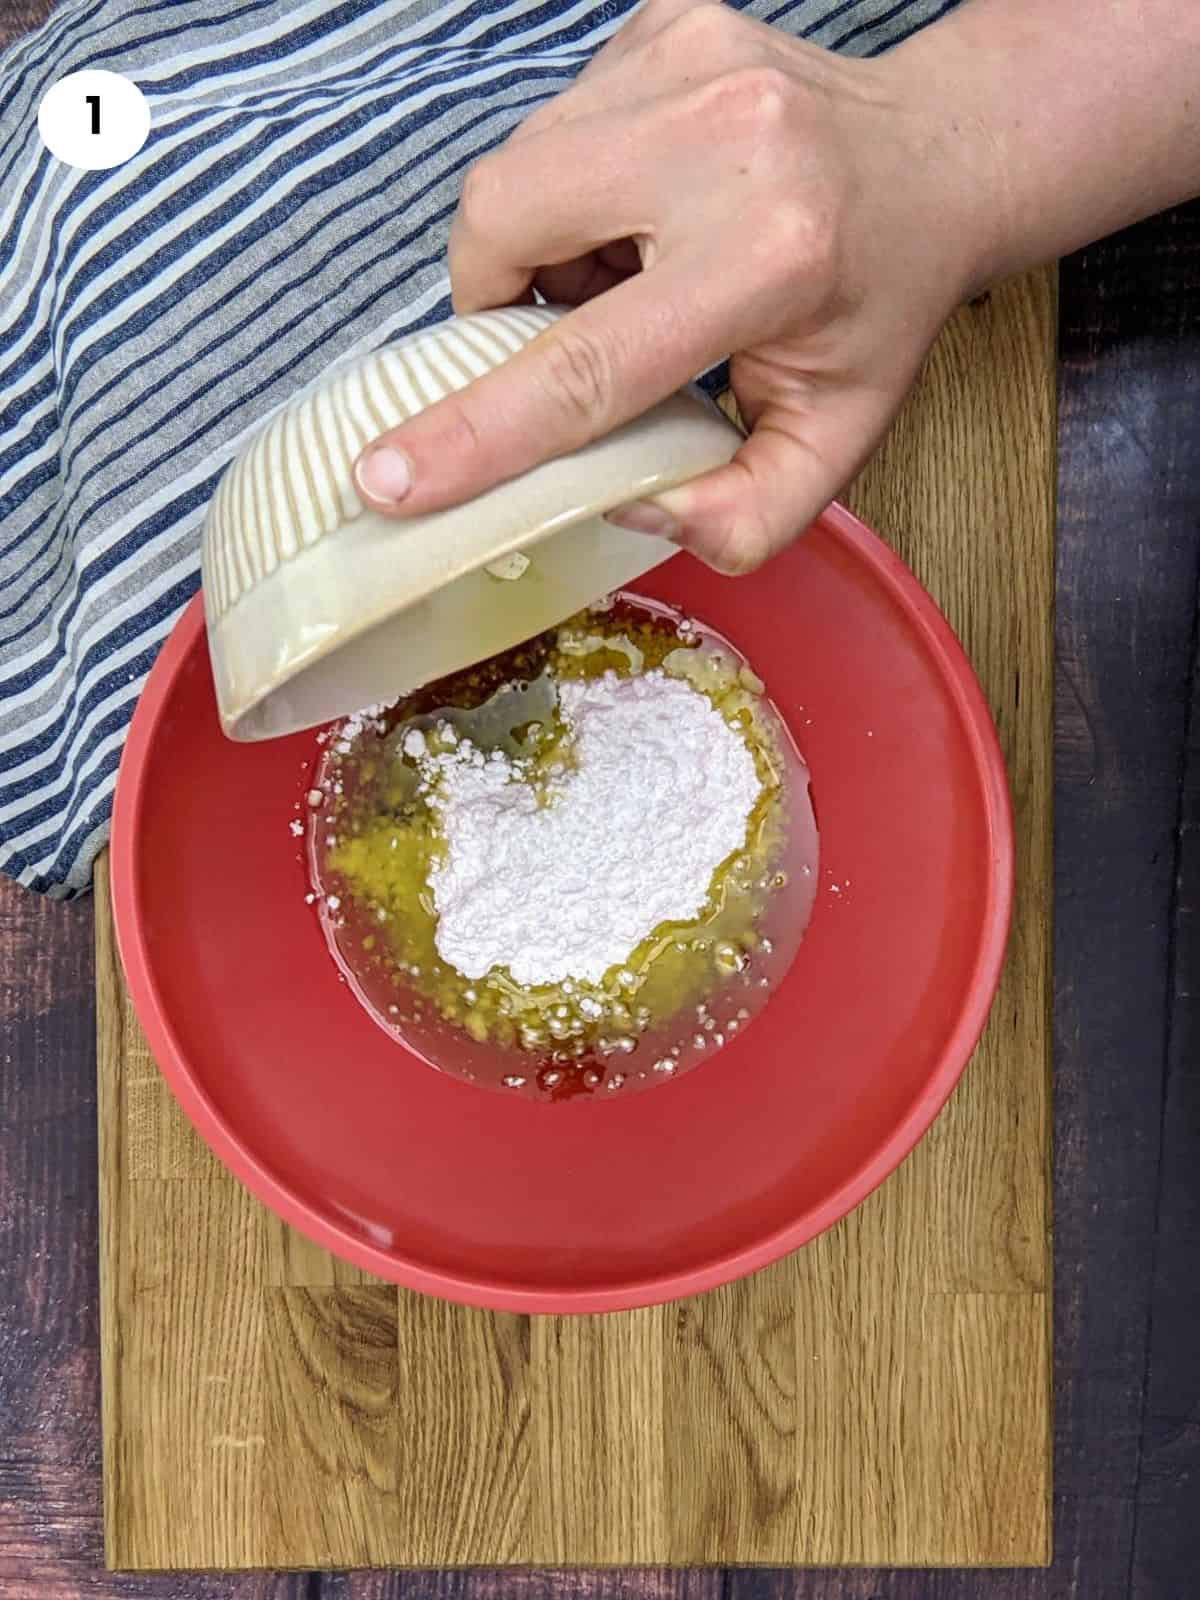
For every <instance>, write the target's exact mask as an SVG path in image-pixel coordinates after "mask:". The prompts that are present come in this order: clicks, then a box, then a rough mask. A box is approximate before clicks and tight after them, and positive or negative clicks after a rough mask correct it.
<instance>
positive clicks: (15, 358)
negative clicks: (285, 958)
mask: <svg viewBox="0 0 1200 1600" xmlns="http://www.w3.org/2000/svg"><path fill="white" fill-rule="evenodd" d="M954 3H956V0H790V3H789V0H783V3H780V0H774V3H770V0H761V3H753V4H748V5H746V6H745V7H744V9H746V10H747V11H749V12H752V13H753V14H754V15H756V16H758V17H760V18H762V19H764V20H766V21H769V22H774V23H777V24H779V25H780V26H781V27H783V28H786V29H788V30H790V31H793V32H795V33H800V34H804V35H806V36H807V37H809V38H810V39H813V40H814V41H816V42H817V43H820V44H823V45H827V46H829V47H830V48H832V49H835V50H844V51H848V52H852V53H856V54H860V55H870V54H875V53H878V52H879V51H882V50H883V49H885V48H887V47H888V46H889V45H891V44H894V43H895V42H896V41H897V40H898V39H899V38H901V37H903V36H904V35H905V34H907V33H910V32H912V31H913V30H914V29H915V28H916V27H918V26H920V25H922V24H923V23H926V22H928V21H930V20H931V19H932V18H934V17H936V16H938V15H940V14H941V13H942V12H943V11H947V10H949V9H950V8H951V6H952V5H953V4H954ZM633 9H634V5H633V0H605V3H596V0H549V3H538V0H447V3H445V4H438V3H437V0H344V3H341V4H338V3H336V0H286V3H283V0H144V3H137V0H67V3H66V4H64V5H63V6H61V8H60V9H59V10H58V11H57V12H56V13H55V14H54V15H53V16H52V18H51V20H50V21H49V22H48V23H47V24H46V25H45V27H43V28H42V29H41V30H40V31H39V32H37V33H35V34H32V35H30V36H29V37H28V38H27V39H24V40H22V41H21V42H19V43H18V44H17V45H16V46H15V47H14V48H13V49H11V50H10V51H9V52H8V53H7V54H6V55H5V56H4V57H3V58H2V59H0V867H2V868H3V870H4V871H6V872H8V873H10V874H11V875H13V876H15V877H17V878H19V879H20V880H21V882H23V883H25V884H27V885H29V886H30V887H32V888H34V889H39V890H43V891H47V892H49V893H51V894H56V895H69V894H73V893H76V892H78V891H80V890H82V889H84V888H86V887H87V885H88V883H89V881H90V877H91V868H92V862H93V860H94V858H95V856H96V853H97V852H98V850H99V849H100V848H101V846H102V845H103V843H104V840H105V837H106V834H107V829H108V821H109V813H110V808H111V803H112V793H113V784H114V780H115V776H116V769H117V762H118V759H119V756H120V751H121V744H122V740H123V738H124V734H125V730H126V727H127V725H128V721H129V717H130V715H131V712H132V710H133V706H134V702H135V700H136V698H137V695H138V692H139V689H140V688H141V685H142V683H143V681H144V679H145V676H146V673H147V672H148V670H149V668H150V665H151V663H152V661H153V660H154V656H155V653H156V651H157V650H158V648H159V646H160V645H161V644H162V641H163V639H164V638H165V637H166V635H167V633H168V632H169V630H170V628H171V625H172V623H173V622H174V621H175V619H176V617H177V616H178V614H179V612H180V610H181V609H182V607H183V606H184V604H185V603H186V601H187V600H188V599H189V598H190V597H191V595H192V594H193V593H194V592H195V590H196V588H197V584H198V581H199V529H200V523H201V520H202V517H203V513H204V507H205V504H206V502H207V501H208V499H209V496H210V495H211V494H212V492H213V488H214V486H215V484H216V482H217V479H218V477H219V476H220V474H221V471H222V469H223V468H224V466H225V465H226V463H227V462H228V460H229V458H230V456H231V454H232V453H233V452H234V450H235V449H236V448H237V446H238V445H239V443H240V442H241V441H242V440H243V439H244V438H245V437H246V435H247V434H248V433H250V432H251V431H252V430H253V429H254V428H255V427H256V425H257V424H258V423H259V421H260V419H261V418H263V417H264V416H265V415H266V414H267V413H268V412H270V411H271V410H272V409H273V408H275V407H276V406H277V405H279V404H281V403H282V402H283V401H285V400H286V399H287V398H288V396H290V395H291V393H292V392H293V391H294V390H295V389H297V388H298V387H300V386H301V385H303V384H305V383H307V382H310V381H312V380H313V379H314V378H316V377H317V376H318V375H319V374H320V373H321V372H322V371H324V369H325V368H326V367H328V366H329V365H330V364H331V363H332V362H333V361H334V360H336V359H339V358H342V357H344V356H346V355H348V354H350V353H351V352H355V351H366V350H370V349H372V348H374V347H375V346H377V345H379V344H381V343H383V342H385V341H387V340H389V339H393V338H396V337H397V336H399V335H400V334H403V333H405V332H407V331H409V330H410V329H412V328H415V327H419V326H420V325H421V324H423V323H425V322H429V321H431V320H433V319H435V318H438V317H442V316H444V315H446V314H448V312H449V295H448V286H447V279H446V270H445V261H444V248H445V242H446V230H447V227H448V224H449V220H450V216H451V213H452V211H453V208H454V204H455V197H456V193H457V190H458V186H459V182H460V179H461V174H462V172H463V170H464V168H465V167H466V166H467V165H468V164H469V163H470V162H471V161H472V160H473V159H474V158H475V157H476V156H478V155H479V154H480V153H481V152H482V151H484V150H486V149H488V147H489V146H491V145H494V144H496V143H497V142H498V141H500V140H501V139H503V138H504V137H505V135H506V134H507V133H508V132H509V131H510V130H511V129H512V128H513V127H514V125H515V124H516V123H517V122H519V121H520V120H521V119H522V118H523V117H525V116H526V115H527V114H528V113H529V112H530V111H531V110H532V109H533V108H534V107H535V106H536V105H538V104H540V103H541V102H542V101H543V100H545V99H547V98H548V97H549V96H551V95H553V94H555V93H557V92H558V91H559V90H561V89H563V88H564V87H566V85H567V84H569V83H570V81H571V79H572V78H573V77H574V75H575V74H576V73H577V72H578V70H579V69H580V67H582V66H583V64H584V63H585V62H586V61H587V60H588V58H589V57H590V56H591V55H592V53H593V52H594V51H595V50H596V49H597V48H598V47H599V46H600V45H601V44H602V43H603V42H604V41H605V40H606V39H608V38H609V37H611V35H612V34H613V33H614V32H615V31H616V29H617V28H619V27H620V25H621V23H622V22H623V21H624V20H625V18H626V17H627V16H628V15H629V13H630V12H631V11H632V10H633ZM88 66H99V67H105V68H108V69H110V70H113V71H118V72H123V73H125V74H126V75H127V76H129V77H131V78H133V79H134V80H135V81H136V82H137V83H139V84H140V86H141V88H142V90H143V91H144V93H145V94H146V96H147V97H148V99H149V101H150V105H151V109H152V117H153V121H152V129H151V133H150V137H149V140H148V141H147V143H146V145H145V146H144V148H143V149H142V151H141V152H140V153H139V154H138V155H137V156H135V157H134V158H133V159H132V160H130V161H129V162H127V163H126V164H125V165H124V166H122V167H119V168H117V169H116V170H115V171H111V172H94V173H93V172H83V171H78V170H75V169H72V168H68V167H66V166H64V165H62V164H61V163H60V162H58V161H57V160H55V159H54V157H52V156H51V155H50V154H49V153H48V151H46V150H45V149H44V148H43V146H42V144H41V141H40V139H39V137H38V132H37V123H36V117H37V108H38V103H39V101H40V99H41V97H42V95H43V94H44V93H45V91H46V89H47V88H48V87H49V85H50V84H52V83H53V82H55V81H56V80H57V79H58V78H60V77H62V76H64V75H65V74H66V73H68V72H74V71H78V70H80V69H81V68H83V67H88Z"/></svg>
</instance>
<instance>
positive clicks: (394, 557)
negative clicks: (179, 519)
mask: <svg viewBox="0 0 1200 1600" xmlns="http://www.w3.org/2000/svg"><path fill="white" fill-rule="evenodd" d="M563 314H564V313H563V312H562V311H561V310H559V309H556V308H551V307H543V306H538V307H515V308H512V309H507V310H503V311H489V312H484V313H482V314H480V315H478V316H472V317H456V318H453V319H451V320H450V321H449V322H444V323H441V324H439V325H437V326H435V327H432V328H428V329H425V330H423V331H422V332H420V333H416V334H413V335H411V336H410V337H408V338H406V339H403V340H401V341H400V342H399V343H397V344H393V345H385V346H384V347H383V348H382V349H380V350H377V351H375V352H374V353H373V354H372V355H369V356H366V357H363V358H362V359H360V360H358V361H356V362H354V363H353V364H351V365H347V366H345V367H343V368H340V369H337V370H335V371H334V372H333V373H331V374H330V376H329V378H328V380H327V381H325V382H324V383H323V384H321V385H320V386H319V387H317V388H316V389H314V390H311V391H310V392H308V393H305V394H302V395H300V396H298V397H297V398H296V399H295V400H293V401H292V402H290V403H289V404H288V405H287V406H285V407H284V408H283V409H282V410H281V411H279V412H277V413H276V414H275V415H274V416H273V417H272V418H271V419H270V420H269V421H268V422H267V423H266V424H265V425H264V426H263V428H262V430H261V432H259V433H258V434H257V436H256V437H255V438H254V439H253V440H252V441H251V442H250V444H249V445H247V446H246V448H245V449H244V450H242V451H241V453H240V454H239V455H238V456H236V457H235V459H234V460H233V462H232V463H231V465H230V467H229V470H228V471H227V472H226V474H225V476H224V478H223V479H222V480H221V483H220V486H219V488H218V489H217V492H216V494H215V495H214V497H213V500H212V503H211V505H210V507H209V511H208V516H207V519H206V521H205V525H204V554H203V571H204V599H205V609H206V614H207V619H208V637H209V649H210V654H211V657H212V663H213V672H214V676H215V679H216V688H217V702H218V706H219V709H220V715H221V722H222V726H223V727H224V729H225V732H226V733H227V734H229V735H230V737H232V738H234V739H243V740H252V739H265V738H271V737H274V736H275V735H277V734H286V733H294V732H296V731H297V730H299V729H301V728H306V727H313V726H315V725H317V724H319V723H322V722H326V721H329V720H330V719H331V718H334V717H337V716H341V715H343V714H345V713H347V712H349V711H353V710H356V709H358V708H359V707H361V706H365V705H371V704H375V703H377V702H381V701H383V702H390V701H393V700H395V699H397V698H398V697H399V696H400V695H402V694H405V693H408V692H409V691H410V690H412V689H415V688H417V687H419V686H420V685H421V684H423V683H428V682H429V681H430V680H431V679H433V678H436V677H440V676H441V675H442V674H444V673H447V672H453V671H456V670H458V669H459V668H462V667H466V666H469V665H471V663H473V662H475V661H479V660H482V659H483V658H484V657H486V656H490V655H493V654H495V653H496V652H497V651H500V650H505V649H508V648H509V647H510V646H512V645H515V644H519V643H521V642H522V641H523V640H525V639H528V638H531V637H533V636H534V635H535V634H537V633H540V632H541V631H542V630H543V629H545V628H549V627H553V626H554V625H555V624H556V623H558V622H561V621H562V620H563V618H564V617H567V616H570V615H571V614H572V613H573V612H575V611H577V610H579V609H580V608H581V607H582V606H585V605H587V604H589V603H590V602H591V601H593V600H595V599H597V598H599V596H600V595H602V594H605V593H607V592H608V591H610V590H612V589H616V588H619V587H620V586H621V585H623V584H626V583H629V582H631V581H632V580H633V579H634V578H637V577H639V576H640V575H641V574H642V573H644V572H647V571H649V569H650V568H651V567H654V566H657V565H658V564H659V563H660V562H662V561H665V560H666V559H667V558H668V557H669V556H671V555H673V554H674V553H675V546H674V545H671V544H669V543H667V542H666V541H664V540H661V539H654V538H648V537H647V536H645V535H643V534H635V533H629V532H626V531H624V530H622V529H620V528H616V527H614V526H612V525H611V524H610V523H607V522H605V521H604V520H603V513H604V512H605V511H608V510H611V509H612V508H613V507H614V506H618V505H623V504H625V503H626V502H628V501H630V500H635V499H638V498H639V497H641V496H643V495H647V494H653V493H654V492H655V491H656V490H660V489H665V488H668V487H670V486H671V485H673V484H678V483H682V482H684V481H685V480H686V479H688V478H692V477H695V476H697V475H698V474H699V473H701V472H705V471H708V470H709V469H710V468H712V467H714V466H718V465H721V464H722V463H724V462H726V461H728V460H729V459H730V457H731V456H732V455H733V453H734V451H735V450H736V449H737V446H738V442H739V435H738V433H737V430H736V429H735V428H734V426H733V424H732V423H731V422H729V421H728V419H727V418H726V417H724V416H723V415H722V413H721V412H720V411H719V410H718V409H717V408H716V407H715V406H713V405H712V404H711V403H710V402H709V401H708V400H707V399H705V397H704V396H703V395H702V394H700V392H699V391H698V390H693V389H688V390H684V391H681V392H680V393H678V394H674V395H672V396H671V397H670V398H668V399H667V400H665V401H663V402H662V404H661V405H658V406H655V407H654V408H653V410H651V411H649V412H647V413H646V414H645V415H644V416H642V417H639V418H638V419H637V420H636V421H634V422H631V423H629V424H627V425H626V426H625V427H623V428H619V429H618V430H617V431H616V432H615V433H612V434H610V435H609V436H608V437H607V438H604V439H601V440H598V441H597V442H596V443H595V444H592V445H588V446H587V447H586V448H584V449H582V450H577V451H575V452H574V453H573V454H571V455H569V456H564V457H561V458H560V459H558V460H556V461H551V462H547V463H546V464H545V465H544V466H541V467H538V468H536V469H534V470H533V471H532V472H528V473H526V474H525V475H524V476H522V477H520V478H516V479H514V480H513V481H512V482H510V483H506V484H503V485H501V486H500V487H499V488H496V489H493V490H490V491H489V492H488V493H486V494H483V495H480V496H479V497H478V498H477V499H476V500H473V501H471V502H469V503H468V504H467V505H463V506H457V507H453V508H451V509H450V510H446V511H439V512H435V513H431V514H429V515H426V516H420V517H414V518H411V519H407V520H404V521H393V520H390V519H389V518H387V517H383V516H381V515H380V514H379V513H378V512H375V511H373V510H370V509H368V508H367V507H365V506H364V505H363V503H362V501H361V500H360V499H359V497H358V493H357V491H356V489H355V486H354V481H353V476H352V472H353V466H354V461H355V459H356V457H357V456H358V453H359V451H360V450H361V449H362V448H363V447H364V446H365V445H366V444H368V443H369V442H370V441H371V440H372V439H373V438H375V437H377V436H378V435H379V434H380V433H382V432H383V431H384V430H385V429H388V428H391V427H394V426H395V425H396V424H397V423H400V422H403V421H405V420H406V419H407V418H409V417H412V416H414V415H415V414H416V413H417V412H418V411H420V410H422V409H423V408H424V407H425V406H428V405H432V404H433V403H434V401H436V400H439V399H441V398H442V397H443V396H444V395H447V394H450V393H452V392H453V391H454V390H455V389H459V388H462V387H463V386H465V385H466V384H467V383H469V382H470V381H471V379H472V378H475V377H477V376H479V375H480V374H482V373H484V372H487V371H488V370H490V369H491V368H493V367H496V366H499V365H500V364H501V363H502V362H504V361H506V360H507V359H508V358H509V356H511V355H512V354H514V353H515V352H516V351H518V350H520V349H521V348H522V347H523V346H524V345H526V344H528V343H529V342H530V341H531V340H533V339H536V338H538V337H539V336H541V335H543V334H545V333H546V331H547V330H548V329H551V328H552V327H553V325H554V323H555V322H556V321H557V320H558V318H559V317H560V316H562V315H563ZM517 553H520V554H521V555H522V556H524V557H525V558H526V560H525V561H515V562H514V561H506V560H505V558H507V557H512V556H513V555H514V554H517ZM489 568H490V569H491V570H489ZM517 569H519V570H520V576H518V577H508V576H503V575H501V574H504V573H506V572H512V571H515V570H517Z"/></svg>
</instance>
